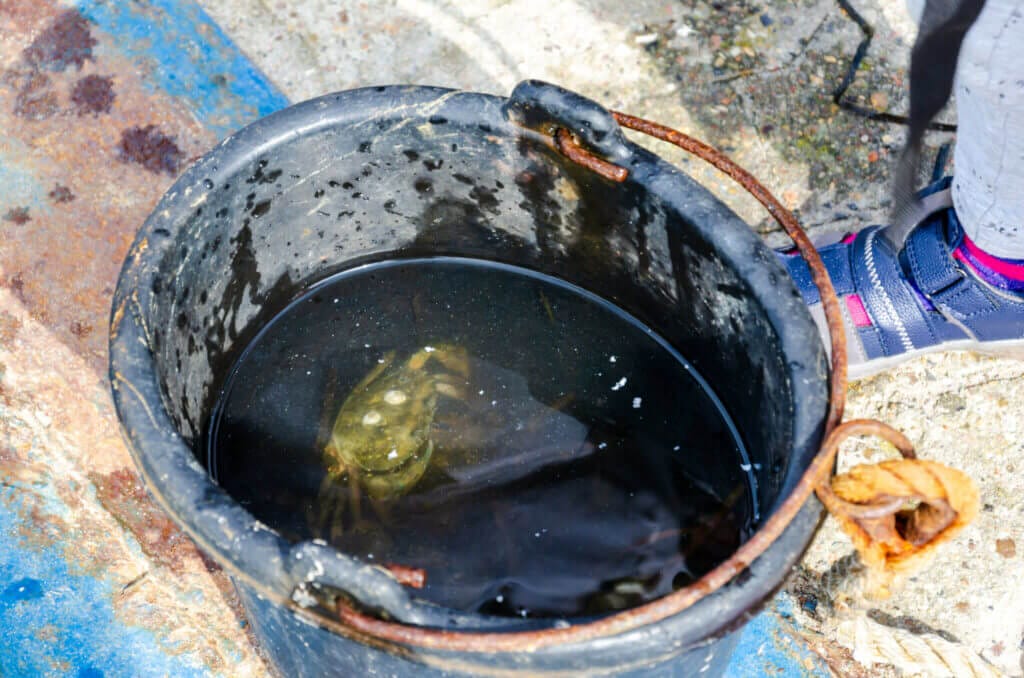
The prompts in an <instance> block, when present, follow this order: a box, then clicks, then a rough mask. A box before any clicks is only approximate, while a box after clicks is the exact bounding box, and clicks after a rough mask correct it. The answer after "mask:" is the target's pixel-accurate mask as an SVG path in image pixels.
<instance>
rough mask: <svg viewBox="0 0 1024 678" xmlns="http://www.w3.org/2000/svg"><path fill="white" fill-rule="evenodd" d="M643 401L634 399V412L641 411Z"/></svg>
mask: <svg viewBox="0 0 1024 678" xmlns="http://www.w3.org/2000/svg"><path fill="white" fill-rule="evenodd" d="M643 401H644V400H643V398H633V409H634V410H639V409H640V403H642V402H643Z"/></svg>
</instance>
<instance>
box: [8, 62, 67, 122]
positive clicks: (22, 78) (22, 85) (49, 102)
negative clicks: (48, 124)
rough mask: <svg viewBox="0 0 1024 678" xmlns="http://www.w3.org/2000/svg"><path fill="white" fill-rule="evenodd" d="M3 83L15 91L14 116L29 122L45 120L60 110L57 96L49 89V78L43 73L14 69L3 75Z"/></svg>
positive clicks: (19, 68)
mask: <svg viewBox="0 0 1024 678" xmlns="http://www.w3.org/2000/svg"><path fill="white" fill-rule="evenodd" d="M3 80H4V82H7V83H10V84H11V85H13V86H14V88H15V89H16V90H17V94H16V95H15V97H14V114H15V115H16V116H18V117H20V118H27V119H29V120H45V119H46V118H49V117H50V116H52V115H54V114H55V113H57V112H58V111H59V110H60V103H59V102H58V100H57V94H56V93H55V92H54V91H53V89H51V84H52V82H51V80H50V77H49V76H48V75H46V74H44V73H40V72H38V71H35V70H32V69H31V68H26V67H24V66H21V67H16V68H12V69H10V70H8V71H7V72H6V73H4V77H3Z"/></svg>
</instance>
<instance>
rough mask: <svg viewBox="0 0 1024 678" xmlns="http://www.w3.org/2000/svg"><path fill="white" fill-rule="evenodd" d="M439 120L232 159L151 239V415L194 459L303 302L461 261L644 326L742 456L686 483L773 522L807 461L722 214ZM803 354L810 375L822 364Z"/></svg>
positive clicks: (699, 197) (456, 114)
mask: <svg viewBox="0 0 1024 678" xmlns="http://www.w3.org/2000/svg"><path fill="white" fill-rule="evenodd" d="M368 96H369V95H368ZM437 110H438V111H443V115H442V114H441V113H439V112H436V113H432V114H422V115H420V114H417V115H418V117H417V115H414V116H410V115H408V111H406V112H405V114H403V112H402V111H400V110H393V111H388V110H387V109H386V108H383V109H381V111H380V112H378V114H376V115H371V116H365V115H361V114H359V113H360V112H359V111H355V112H353V113H352V114H351V115H349V116H346V115H342V116H340V118H339V119H336V120H334V121H333V122H332V124H330V125H322V126H316V125H311V126H310V128H309V129H306V130H303V131H302V132H301V133H296V134H291V135H282V136H280V137H278V138H275V139H273V140H272V141H267V142H265V143H263V144H262V145H260V144H254V145H252V146H251V147H250V148H245V149H229V150H232V151H233V152H234V155H233V156H229V157H226V158H225V161H224V162H223V163H222V164H221V165H219V166H211V167H210V172H209V175H208V176H204V177H200V178H199V179H198V180H197V183H196V184H195V185H194V186H192V187H190V188H188V189H182V190H188V191H189V192H190V193H191V195H189V196H188V197H187V203H188V204H189V205H190V208H189V211H188V213H187V214H182V215H180V222H181V223H182V227H181V228H180V230H178V231H176V232H175V233H173V234H170V233H166V234H157V235H166V236H168V237H173V238H174V247H172V248H169V249H168V250H167V253H166V255H165V256H164V257H163V259H162V260H161V261H160V262H159V270H158V272H157V275H156V276H155V278H154V283H153V286H152V292H153V301H152V305H151V307H150V311H149V317H148V319H147V322H148V325H149V327H150V328H151V330H152V332H151V336H152V340H151V344H152V346H151V348H152V350H153V353H154V355H155V359H156V364H157V366H158V371H159V379H160V387H161V389H162V395H163V398H164V404H165V407H166V409H167V411H168V413H169V414H170V416H171V417H172V419H173V420H174V422H175V424H176V425H177V427H178V429H179V431H180V432H181V434H182V436H183V437H184V438H185V439H186V440H187V441H188V443H189V444H190V445H191V446H192V448H193V450H194V451H195V454H196V457H197V459H199V460H200V462H202V463H204V464H205V463H206V461H207V457H206V452H205V449H204V433H205V431H206V429H207V426H208V425H209V423H210V418H211V415H212V412H213V408H214V405H215V403H216V402H217V400H218V397H219V395H220V393H221V390H222V388H223V387H224V385H225V380H226V379H227V378H228V375H229V373H230V371H231V369H232V366H233V365H234V364H235V362H236V361H237V360H238V358H239V356H240V355H241V354H242V351H243V350H244V349H245V348H246V347H247V346H248V345H249V344H250V342H251V341H252V340H253V339H254V337H256V335H257V333H258V332H259V331H260V329H261V328H262V327H263V326H264V325H265V324H266V323H267V322H268V321H269V320H271V318H272V317H274V316H275V315H276V314H277V313H279V312H280V311H281V310H282V309H284V308H285V307H286V306H287V305H288V304H289V303H290V302H291V301H293V300H295V299H296V298H298V297H299V296H300V295H301V294H302V293H303V292H304V291H305V290H307V289H308V288H309V287H310V286H311V285H314V284H316V283H317V282H319V281H321V280H323V279H324V278H326V277H328V276H331V275H334V274H338V273H340V272H343V271H347V270H351V269H355V268H356V267H359V266H363V265H366V264H368V263H375V262H384V261H395V260H412V259H417V260H422V259H429V258H435V257H451V258H468V259H475V260H485V261H490V262H500V263H502V264H507V265H511V266H515V267H520V268H522V269H527V270H530V271H536V272H538V273H541V274H545V275H547V276H551V277H553V278H556V279H558V280H562V281H565V282H567V283H570V284H571V285H573V286H575V287H577V288H580V289H582V290H585V291H587V292H589V293H592V294H594V295H596V296H597V297H600V298H601V299H604V300H607V301H608V302H610V303H611V304H614V305H615V306H616V307H618V308H620V309H622V310H624V311H625V312H626V313H628V314H630V315H631V316H632V317H634V318H635V319H637V320H638V321H639V322H640V323H642V324H644V325H646V326H647V327H649V328H651V329H653V330H654V331H655V332H656V333H657V335H658V336H660V337H661V338H663V339H664V340H665V342H667V343H668V344H669V345H670V346H671V347H672V348H673V349H675V350H676V351H678V352H679V353H680V354H681V355H682V356H683V357H684V358H685V359H686V360H687V361H689V363H690V364H691V365H692V366H693V367H694V368H695V369H696V370H697V372H698V373H699V374H700V375H701V376H702V377H703V378H704V379H705V380H706V381H707V382H708V384H710V386H711V389H712V390H713V392H714V394H715V395H716V396H717V397H718V398H719V399H720V400H721V403H722V405H723V406H724V409H725V411H726V412H727V413H728V415H729V417H730V418H731V420H732V422H733V423H734V424H735V427H736V429H737V430H738V433H739V437H740V439H741V441H742V444H743V446H744V447H745V449H746V451H747V453H748V454H749V458H748V460H747V461H748V462H749V467H746V468H744V467H743V466H742V465H741V464H737V463H733V462H732V461H730V463H722V459H721V456H720V454H719V453H720V451H719V450H717V449H715V448H714V447H712V446H708V447H704V448H701V447H699V446H698V447H696V448H694V451H693V453H692V455H691V456H690V457H689V458H688V460H687V466H688V469H689V472H690V473H691V474H692V475H693V476H694V477H695V478H696V479H697V480H698V481H699V482H700V483H702V484H704V485H706V486H708V487H711V488H715V489H716V490H717V491H722V492H725V491H726V488H731V487H736V486H737V485H739V484H742V483H744V482H746V480H745V479H746V476H747V474H748V473H749V474H751V475H752V476H753V478H754V479H755V483H754V484H753V486H754V487H756V504H757V505H759V506H760V507H761V510H762V515H763V514H764V513H766V512H768V511H770V510H771V508H772V507H773V506H774V505H775V503H776V502H777V501H778V500H779V499H780V498H781V497H782V496H784V493H785V492H787V491H788V489H789V488H791V487H792V485H793V483H794V482H795V480H796V478H797V477H798V476H799V473H800V472H801V471H802V469H803V467H804V465H805V464H806V462H807V459H806V458H798V459H795V458H793V457H792V456H791V454H792V450H794V448H796V447H799V446H801V445H805V444H806V441H805V440H801V441H795V440H794V437H793V436H794V432H793V426H794V425H793V412H794V410H795V409H796V405H795V403H794V400H793V388H792V384H790V383H789V376H788V375H789V374H790V365H789V362H790V361H792V360H793V359H794V357H793V356H792V355H790V356H788V357H787V356H786V354H785V353H784V351H783V348H782V346H781V343H780V340H779V336H778V333H777V332H776V329H775V327H774V325H773V322H776V320H773V317H772V315H771V313H770V312H769V309H766V308H765V306H764V304H763V303H762V301H761V299H763V291H759V292H758V294H754V293H753V290H752V288H751V277H750V275H749V271H748V268H750V267H758V266H760V267H762V268H763V267H765V266H768V268H769V269H771V266H770V265H769V264H770V263H772V262H767V259H766V258H767V257H768V256H770V255H769V254H768V253H767V251H766V250H764V248H763V247H759V246H757V245H754V246H752V247H750V248H749V249H748V250H747V251H746V252H745V253H744V254H745V255H746V261H745V262H742V263H741V262H739V261H738V258H737V256H736V252H735V250H736V248H735V246H733V245H731V246H730V247H724V246H723V241H724V240H728V238H729V237H730V236H729V233H730V230H729V229H732V228H735V224H734V223H732V222H730V223H725V222H726V221H728V219H730V218H732V217H731V216H730V217H728V218H727V216H726V215H727V210H726V209H725V208H724V207H723V206H722V205H721V204H720V203H717V201H714V200H713V199H711V198H710V196H707V195H706V193H705V192H703V190H702V189H699V187H696V186H695V185H694V184H693V183H692V181H691V180H689V179H688V178H686V177H683V176H682V175H679V174H677V173H674V172H672V171H671V170H669V168H668V167H667V166H665V165H664V164H663V163H661V162H660V161H658V160H657V159H656V158H655V157H654V156H652V155H651V154H649V153H646V152H645V151H642V150H640V149H636V150H635V151H634V153H635V155H634V157H633V159H632V160H631V165H630V167H631V174H630V177H629V179H628V180H627V181H625V182H624V183H621V184H619V183H615V182H612V181H609V180H607V179H604V178H602V177H600V176H598V175H596V174H594V173H593V172H591V171H590V170H588V169H586V168H582V167H579V166H577V165H574V164H573V163H571V162H569V161H568V160H566V159H565V158H564V157H563V156H562V155H560V154H559V153H557V152H556V151H554V150H553V149H552V148H550V146H549V145H548V144H547V143H544V141H543V140H542V139H541V138H540V137H539V136H538V135H533V134H524V133H523V131H522V130H521V129H519V128H517V127H515V126H514V125H511V124H510V123H508V122H507V120H506V119H505V116H504V115H503V113H502V111H501V108H500V100H495V99H491V98H487V97H478V96H475V95H466V96H465V97H463V98H462V99H461V100H460V99H459V98H458V97H457V96H456V97H454V98H453V99H451V100H449V101H447V102H446V105H445V106H443V107H440V108H438V109H437ZM420 113H422V112H420ZM681 205H687V206H688V209H686V210H683V209H681V208H680V206H681ZM720 220H721V221H722V223H721V224H720V226H721V233H720V234H718V235H716V233H715V232H716V226H717V225H718V224H717V223H716V222H718V221H720ZM744 242H746V241H744ZM771 271H772V272H771V275H775V273H774V269H771ZM780 275H781V273H780ZM498 302H500V300H495V303H498ZM380 303H386V301H384V300H382V301H381V302H380ZM395 303H398V300H395ZM815 349H816V351H817V352H814V351H811V350H808V355H809V356H810V357H809V358H806V360H808V361H814V360H815V359H817V361H818V362H821V355H820V354H821V351H820V347H815ZM821 369H822V370H823V367H822V368H821ZM687 405H688V403H685V402H680V403H678V406H679V408H680V411H681V412H682V411H684V410H685V408H686V407H687ZM801 449H802V448H801ZM808 451H813V450H808ZM268 472H270V471H268Z"/></svg>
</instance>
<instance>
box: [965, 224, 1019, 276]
mask: <svg viewBox="0 0 1024 678" xmlns="http://www.w3.org/2000/svg"><path fill="white" fill-rule="evenodd" d="M961 247H962V248H963V249H965V250H966V251H967V254H969V255H970V258H971V259H974V261H976V262H978V263H979V264H981V265H982V266H984V267H985V268H987V269H989V270H990V271H992V272H994V273H998V274H999V275H1001V276H1003V277H1004V278H1009V279H1010V280H1016V281H1018V282H1024V262H1021V261H1013V260H1008V259H1000V258H999V257H994V256H992V255H991V254H989V253H988V252H986V251H985V250H983V249H981V248H980V247H978V246H977V245H975V244H974V243H973V242H971V239H970V238H968V237H967V236H966V235H965V236H964V241H963V243H961V245H960V247H958V248H957V250H956V251H955V252H954V253H953V254H954V256H956V255H960V248H961ZM956 258H957V259H960V261H964V259H963V258H962V255H960V256H957V257H956ZM967 263H974V262H971V261H968V262H967Z"/></svg>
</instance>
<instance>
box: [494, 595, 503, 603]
mask: <svg viewBox="0 0 1024 678" xmlns="http://www.w3.org/2000/svg"><path fill="white" fill-rule="evenodd" d="M494 599H495V600H496V601H498V602H499V603H501V602H504V601H505V596H503V595H501V594H500V593H499V594H498V595H496V596H494Z"/></svg>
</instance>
